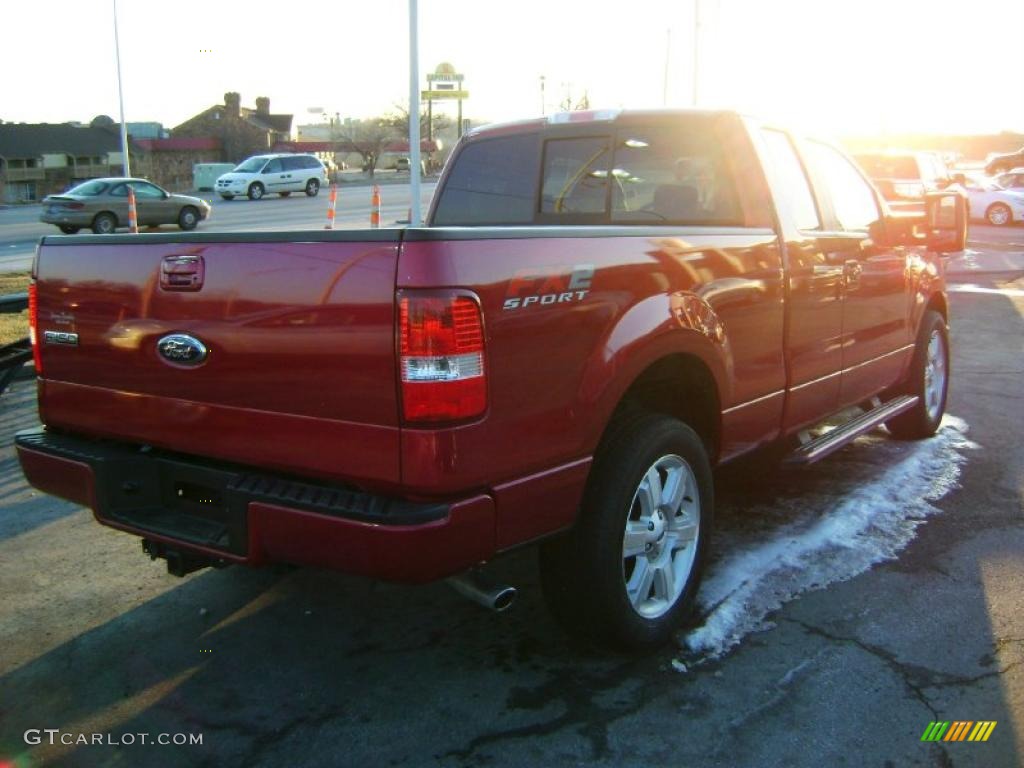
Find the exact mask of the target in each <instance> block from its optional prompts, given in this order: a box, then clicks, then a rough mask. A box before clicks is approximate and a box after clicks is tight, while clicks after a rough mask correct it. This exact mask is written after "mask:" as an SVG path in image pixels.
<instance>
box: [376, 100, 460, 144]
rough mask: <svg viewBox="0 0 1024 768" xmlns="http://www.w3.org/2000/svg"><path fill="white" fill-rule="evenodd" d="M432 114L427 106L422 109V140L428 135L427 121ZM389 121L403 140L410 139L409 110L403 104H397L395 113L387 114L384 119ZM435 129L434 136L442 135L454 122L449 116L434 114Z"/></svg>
mask: <svg viewBox="0 0 1024 768" xmlns="http://www.w3.org/2000/svg"><path fill="white" fill-rule="evenodd" d="M430 117H431V116H430V114H429V113H428V110H427V108H426V107H425V106H421V107H420V139H421V140H422V139H426V138H427V137H428V136H429V134H428V128H427V120H428V118H430ZM383 119H384V120H385V121H387V122H388V123H389V124H390V125H391V126H392V127H393V128H394V129H395V131H396V132H397V133H398V134H399V135H401V136H402V138H408V136H409V108H408V107H406V106H403V105H402V104H395V108H394V111H392V112H391V113H390V114H387V115H385V116H384V118H383ZM433 123H434V125H433V129H434V134H435V135H436V134H438V133H441V132H442V131H446V130H448V129H449V128H451V127H452V125H453V122H452V119H451V118H450V117H448V115H443V114H439V113H438V112H434V114H433Z"/></svg>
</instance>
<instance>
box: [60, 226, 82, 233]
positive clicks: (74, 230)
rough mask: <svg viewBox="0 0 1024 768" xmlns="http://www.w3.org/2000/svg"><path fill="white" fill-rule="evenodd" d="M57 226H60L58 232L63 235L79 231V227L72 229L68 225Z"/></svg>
mask: <svg viewBox="0 0 1024 768" xmlns="http://www.w3.org/2000/svg"><path fill="white" fill-rule="evenodd" d="M59 226H60V231H61V232H63V233H64V234H65V235H74V234H77V233H78V230H80V229H81V227H73V226H71V225H70V224H61V225H59Z"/></svg>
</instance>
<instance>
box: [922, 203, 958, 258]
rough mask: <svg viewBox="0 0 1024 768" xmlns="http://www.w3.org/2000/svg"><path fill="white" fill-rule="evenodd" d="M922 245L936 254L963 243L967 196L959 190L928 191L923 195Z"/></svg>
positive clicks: (951, 251) (950, 249) (951, 249)
mask: <svg viewBox="0 0 1024 768" xmlns="http://www.w3.org/2000/svg"><path fill="white" fill-rule="evenodd" d="M924 215H925V244H926V245H927V246H928V250H930V251H935V252H936V253H954V252H956V251H962V250H963V249H964V248H965V247H966V246H967V195H965V194H964V192H963V190H961V189H947V190H944V191H942V192H932V193H929V194H927V195H925V198H924Z"/></svg>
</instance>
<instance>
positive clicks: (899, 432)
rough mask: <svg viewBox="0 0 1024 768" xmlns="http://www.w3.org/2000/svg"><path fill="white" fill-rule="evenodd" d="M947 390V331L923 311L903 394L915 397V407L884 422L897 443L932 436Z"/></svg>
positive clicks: (940, 319)
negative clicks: (897, 439) (896, 439)
mask: <svg viewBox="0 0 1024 768" xmlns="http://www.w3.org/2000/svg"><path fill="white" fill-rule="evenodd" d="M948 391H949V332H948V330H947V328H946V321H945V320H944V319H943V317H942V315H940V314H939V313H938V312H936V311H934V310H928V311H927V312H925V314H924V317H923V318H921V328H920V330H919V331H918V334H917V346H916V348H915V349H914V359H913V360H912V361H911V363H910V376H909V378H908V379H907V382H906V384H905V385H904V387H903V388H902V392H901V393H902V394H908V395H917V398H918V400H917V405H915V406H914V407H913V408H911V409H910V410H909V411H904V412H903V413H901V414H900V415H899V416H897V417H895V418H894V419H890V420H889V421H887V422H886V423H885V426H886V428H887V429H888V430H889V432H891V433H892V435H893V436H894V437H896V438H899V439H900V440H920V439H922V438H925V437H931V436H932V435H934V434H935V432H936V431H937V430H938V428H939V424H941V423H942V416H943V414H944V413H945V412H946V395H947V393H948Z"/></svg>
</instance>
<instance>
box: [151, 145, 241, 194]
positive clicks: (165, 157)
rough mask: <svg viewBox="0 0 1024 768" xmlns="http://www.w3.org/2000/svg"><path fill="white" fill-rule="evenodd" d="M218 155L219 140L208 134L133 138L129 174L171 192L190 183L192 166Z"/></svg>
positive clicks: (216, 159)
mask: <svg viewBox="0 0 1024 768" xmlns="http://www.w3.org/2000/svg"><path fill="white" fill-rule="evenodd" d="M221 155H222V151H221V146H220V140H219V139H216V138H213V137H209V136H207V137H202V136H200V137H196V138H190V137H171V138H167V139H134V140H133V141H132V148H131V159H132V174H133V175H134V176H142V177H144V178H147V179H149V180H150V181H152V182H155V183H156V184H159V185H160V186H162V187H165V188H167V189H169V190H171V191H173V192H187V191H189V190H191V189H192V186H193V180H192V166H193V165H195V164H197V163H217V162H220V159H221Z"/></svg>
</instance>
